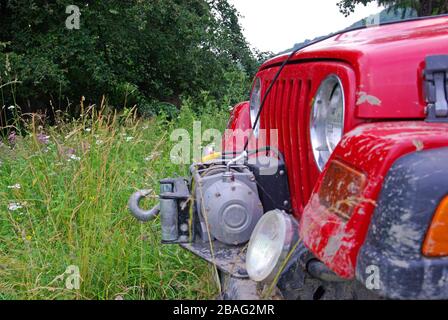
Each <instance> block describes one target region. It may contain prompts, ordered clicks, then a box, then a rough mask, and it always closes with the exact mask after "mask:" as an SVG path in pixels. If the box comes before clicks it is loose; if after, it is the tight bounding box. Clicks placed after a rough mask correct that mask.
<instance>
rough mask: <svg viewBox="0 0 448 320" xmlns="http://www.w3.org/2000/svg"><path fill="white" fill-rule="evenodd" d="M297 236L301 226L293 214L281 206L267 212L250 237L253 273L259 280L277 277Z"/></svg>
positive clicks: (249, 257) (248, 257)
mask: <svg viewBox="0 0 448 320" xmlns="http://www.w3.org/2000/svg"><path fill="white" fill-rule="evenodd" d="M296 240H298V227H297V223H295V220H294V219H293V218H292V217H291V216H290V215H287V214H286V213H284V212H283V211H280V210H274V211H271V212H268V213H266V214H265V215H264V216H263V217H262V218H261V219H260V221H259V222H258V224H257V226H256V227H255V230H254V232H253V233H252V237H251V239H250V241H249V246H248V249H247V254H246V269H247V273H248V274H249V277H250V278H251V279H252V280H254V281H256V282H271V281H273V280H274V279H275V278H276V277H277V276H278V275H279V272H281V268H282V266H283V263H284V261H285V259H286V258H287V256H288V254H289V252H290V250H291V248H292V246H293V245H294V244H295V243H294V241H296Z"/></svg>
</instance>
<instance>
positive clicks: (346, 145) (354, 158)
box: [300, 122, 448, 278]
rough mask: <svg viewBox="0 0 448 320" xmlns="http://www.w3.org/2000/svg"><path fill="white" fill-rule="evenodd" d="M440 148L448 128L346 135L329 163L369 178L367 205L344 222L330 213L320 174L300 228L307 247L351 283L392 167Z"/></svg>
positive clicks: (371, 129)
mask: <svg viewBox="0 0 448 320" xmlns="http://www.w3.org/2000/svg"><path fill="white" fill-rule="evenodd" d="M444 146H448V124H440V123H434V124H428V123H425V122H390V123H373V124H368V125H361V126H359V127H358V128H356V129H355V130H353V131H352V132H350V133H348V134H347V135H346V136H345V137H344V139H343V141H342V142H341V143H340V145H339V146H338V147H337V148H336V150H335V152H334V154H333V155H332V157H331V160H333V159H336V160H339V161H342V162H344V163H346V164H347V165H349V166H350V167H352V168H354V169H356V170H358V171H360V172H363V173H364V174H366V175H367V185H366V187H365V188H364V191H363V193H362V196H361V198H363V199H365V200H364V201H363V202H360V203H359V204H358V205H357V206H356V207H355V209H354V213H353V215H352V217H351V219H350V220H348V221H345V220H344V219H342V218H340V217H339V216H337V215H336V214H334V213H331V212H329V210H328V208H326V207H325V206H323V205H321V201H320V199H319V195H318V191H319V188H320V187H321V184H322V181H323V177H324V175H325V171H324V173H323V174H322V176H321V177H320V179H319V181H318V183H317V185H316V188H315V190H314V191H315V192H314V193H313V196H312V198H311V201H310V203H309V204H308V206H307V207H306V208H305V211H304V213H303V216H302V220H301V223H300V234H301V237H302V239H303V241H304V243H305V245H306V246H307V247H308V248H309V249H310V250H311V251H312V252H313V253H314V254H315V255H316V256H317V257H318V258H319V259H320V260H321V261H323V262H324V263H325V264H327V265H328V266H329V267H330V268H331V269H332V270H333V271H335V272H336V273H337V274H338V275H340V276H341V277H344V278H352V277H354V275H355V267H356V258H357V255H358V252H359V249H360V248H361V245H362V244H363V242H364V240H365V237H366V233H367V230H368V227H369V224H370V219H371V216H372V213H373V211H374V208H375V204H374V203H375V201H376V200H377V199H378V194H379V192H380V190H381V187H382V182H383V180H384V178H385V176H386V175H387V172H388V170H389V169H390V167H391V166H392V164H393V163H394V162H395V161H396V160H397V159H398V158H399V157H401V156H404V155H406V154H409V153H411V152H418V151H422V150H427V149H433V148H439V147H444ZM331 160H330V161H331ZM447 161H448V159H447ZM327 168H328V166H327Z"/></svg>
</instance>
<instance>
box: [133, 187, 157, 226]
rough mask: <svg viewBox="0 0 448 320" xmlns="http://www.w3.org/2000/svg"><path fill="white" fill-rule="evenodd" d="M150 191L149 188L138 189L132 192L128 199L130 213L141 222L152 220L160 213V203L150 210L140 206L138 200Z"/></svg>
mask: <svg viewBox="0 0 448 320" xmlns="http://www.w3.org/2000/svg"><path fill="white" fill-rule="evenodd" d="M151 193H152V191H151V190H140V191H137V192H136V193H134V194H133V195H132V196H131V198H130V199H129V203H128V207H129V210H130V211H131V213H132V215H133V216H134V217H135V218H136V219H137V220H139V221H141V222H148V221H151V220H154V219H155V218H156V217H157V216H158V215H159V213H160V204H157V205H156V206H155V207H154V208H152V209H151V210H148V211H146V210H143V209H142V208H140V201H141V200H142V199H143V198H146V197H147V196H148V195H150V194H151Z"/></svg>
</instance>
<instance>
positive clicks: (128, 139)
mask: <svg viewBox="0 0 448 320" xmlns="http://www.w3.org/2000/svg"><path fill="white" fill-rule="evenodd" d="M132 140H134V137H126V142H130V141H132Z"/></svg>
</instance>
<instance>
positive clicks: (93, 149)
mask: <svg viewBox="0 0 448 320" xmlns="http://www.w3.org/2000/svg"><path fill="white" fill-rule="evenodd" d="M101 109H104V108H101ZM182 110H183V111H182V112H181V114H180V116H179V117H178V118H177V119H175V120H173V121H168V120H167V119H166V118H165V117H163V116H160V117H157V118H154V119H151V120H140V119H138V118H136V117H135V114H134V113H133V112H130V111H127V112H125V113H124V114H121V115H117V114H115V113H111V112H109V113H105V112H104V111H100V110H97V109H96V108H95V107H90V108H86V110H85V111H84V113H83V115H82V117H81V118H80V119H78V120H74V121H70V122H61V121H60V122H59V123H58V124H57V126H53V127H49V126H46V125H45V124H43V125H42V124H41V123H39V121H38V118H37V117H36V116H35V115H34V116H32V117H29V121H27V123H26V125H27V134H25V135H21V136H15V137H14V136H12V137H10V139H9V141H8V139H5V140H4V141H3V143H2V144H1V145H0V161H1V163H0V299H204V298H211V297H213V296H214V295H215V294H216V287H215V284H214V280H213V276H212V274H213V273H212V270H211V268H210V267H209V266H208V265H207V264H206V263H204V262H202V261H201V260H199V259H196V258H195V257H193V256H192V255H191V254H189V253H188V252H185V251H184V250H182V249H180V248H179V247H177V246H162V245H160V237H159V234H160V227H159V221H158V220H156V221H154V222H150V223H147V224H140V223H138V222H137V221H136V220H134V219H133V218H132V217H131V216H130V214H129V213H128V210H127V201H128V198H129V196H130V195H131V194H132V193H133V192H134V191H136V190H138V189H142V188H145V189H153V190H155V192H154V197H153V199H151V200H149V201H147V203H146V204H145V205H146V206H148V207H149V206H152V205H154V203H155V202H156V199H155V195H156V193H157V190H158V180H159V179H161V178H164V177H168V176H176V175H179V176H182V175H186V174H187V169H188V168H187V167H179V166H177V165H173V164H172V163H171V162H170V159H169V153H170V149H171V146H172V144H173V142H170V139H169V137H170V132H171V131H172V130H173V129H175V128H185V129H188V130H191V128H192V122H193V120H194V119H196V118H197V116H195V115H194V114H193V113H192V112H191V111H190V108H189V107H188V106H185V107H184V108H183V109H182ZM226 118H227V114H226V112H223V113H220V112H218V113H216V112H215V113H213V114H212V113H210V114H208V113H204V114H203V115H202V116H201V117H200V120H202V126H203V128H202V129H203V130H205V129H207V128H210V127H214V128H218V129H223V128H224V126H225V121H226ZM71 265H74V266H78V267H79V269H80V274H81V287H80V289H79V290H69V289H67V288H66V286H65V280H64V272H65V271H66V268H67V267H68V266H71Z"/></svg>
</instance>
